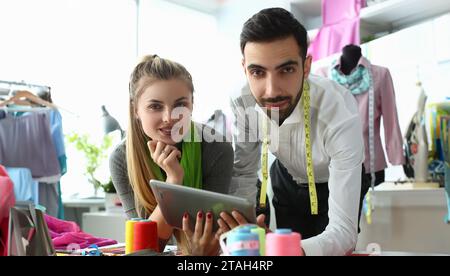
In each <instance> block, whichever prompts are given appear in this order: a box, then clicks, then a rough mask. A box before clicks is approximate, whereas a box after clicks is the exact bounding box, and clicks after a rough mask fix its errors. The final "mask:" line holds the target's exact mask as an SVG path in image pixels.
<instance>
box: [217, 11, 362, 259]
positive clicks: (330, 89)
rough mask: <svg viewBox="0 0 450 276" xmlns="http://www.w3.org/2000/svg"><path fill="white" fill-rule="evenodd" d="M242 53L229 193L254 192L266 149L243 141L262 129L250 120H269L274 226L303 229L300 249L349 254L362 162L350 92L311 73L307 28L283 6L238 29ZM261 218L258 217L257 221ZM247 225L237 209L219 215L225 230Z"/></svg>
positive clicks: (234, 102) (358, 125)
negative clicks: (242, 75)
mask: <svg viewBox="0 0 450 276" xmlns="http://www.w3.org/2000/svg"><path fill="white" fill-rule="evenodd" d="M241 51H242V54H243V60H242V65H243V67H244V71H245V74H246V77H247V80H248V86H247V87H244V88H243V89H242V91H241V95H240V96H239V97H237V98H235V99H233V100H232V107H233V110H234V113H235V116H236V121H237V126H238V132H237V135H236V136H235V137H234V138H235V165H234V177H233V181H232V186H231V193H232V194H235V195H238V196H241V197H247V198H249V199H251V200H254V199H255V198H256V193H257V189H256V187H255V184H256V183H257V182H258V177H257V172H258V170H259V168H260V160H261V155H263V157H264V159H266V158H265V157H267V155H266V156H264V154H265V150H264V144H263V147H262V150H261V144H262V143H261V141H249V140H248V139H251V138H252V137H255V136H258V137H260V133H263V134H264V130H261V124H259V123H252V122H250V121H251V118H254V117H258V116H259V117H261V116H262V117H263V118H264V117H266V118H270V120H271V121H270V123H269V125H268V126H270V129H271V131H272V134H273V133H274V132H275V133H278V136H277V137H278V139H272V138H273V136H271V138H270V140H269V139H267V140H266V142H267V143H268V145H267V148H268V149H269V150H270V151H271V152H272V153H273V155H274V156H275V157H276V160H275V161H274V162H273V164H272V166H271V168H270V179H271V183H272V187H273V192H274V196H273V200H272V204H273V206H274V208H275V214H276V222H277V228H291V229H292V230H293V231H296V232H299V233H301V235H302V239H303V241H302V248H303V250H304V253H305V255H344V254H348V253H351V251H352V250H354V248H355V246H356V241H357V233H358V229H357V228H358V211H359V205H360V204H359V203H360V192H361V173H362V172H361V170H362V162H363V160H364V154H363V147H364V145H363V139H362V130H361V123H360V119H359V115H358V109H357V104H356V102H355V99H354V97H353V96H352V95H351V93H349V92H348V91H347V90H346V89H345V88H343V87H341V86H339V85H338V84H336V83H334V82H332V81H330V80H327V79H324V78H319V77H316V76H310V68H311V57H310V56H307V55H306V52H307V32H306V30H305V28H304V27H303V26H302V25H301V24H300V23H299V22H298V21H297V20H296V19H295V18H294V17H293V16H292V14H291V13H289V12H288V11H286V10H284V9H281V8H271V9H265V10H262V11H260V12H259V13H257V14H255V15H254V16H253V17H252V18H250V19H249V20H248V21H247V22H246V23H245V24H244V27H243V30H242V33H241ZM308 95H309V97H310V99H308ZM305 99H306V101H305ZM308 100H309V101H308ZM304 110H308V113H305V112H304ZM305 115H306V116H305ZM308 115H309V116H308ZM277 121H278V123H277V124H274V122H277ZM308 125H309V126H308ZM242 137H246V140H244V139H242ZM264 137H266V136H264ZM308 138H309V139H308ZM307 155H310V157H309V158H308V157H307ZM311 155H312V157H311ZM308 162H310V163H311V165H310V166H308V165H307V164H308ZM264 170H265V168H264V166H263V167H262V171H263V173H264ZM310 170H311V171H312V172H310ZM308 176H309V177H308ZM264 182H265V181H264V180H263V187H264ZM264 190H265V189H264V188H263V191H264ZM263 195H265V194H264V192H263ZM263 198H264V196H263V197H262V200H261V201H262V202H264V199H263ZM258 200H259V199H258ZM258 204H259V202H258ZM263 220H264V217H263V216H259V217H258V224H260V225H261V224H262V222H263ZM244 223H246V221H245V219H244V218H243V217H242V216H241V215H240V214H238V213H236V212H233V213H232V214H226V213H222V214H221V219H219V225H220V226H221V228H222V230H223V231H226V230H229V229H231V228H234V227H236V226H237V225H238V224H244Z"/></svg>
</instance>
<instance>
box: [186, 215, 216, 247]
mask: <svg viewBox="0 0 450 276" xmlns="http://www.w3.org/2000/svg"><path fill="white" fill-rule="evenodd" d="M204 220H205V218H204V214H203V212H202V211H199V212H198V213H197V220H196V223H195V230H194V232H192V231H191V228H190V227H189V215H188V213H185V214H184V216H183V231H184V233H185V234H186V236H187V238H188V241H189V245H190V248H191V252H190V254H191V255H193V256H214V255H218V253H219V239H218V238H217V237H218V236H219V231H220V230H219V231H218V232H217V233H215V234H214V233H213V232H212V229H213V215H212V213H211V212H207V213H206V221H205V223H204V225H203V221H204Z"/></svg>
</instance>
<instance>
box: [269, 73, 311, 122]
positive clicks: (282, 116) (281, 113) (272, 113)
mask: <svg viewBox="0 0 450 276" xmlns="http://www.w3.org/2000/svg"><path fill="white" fill-rule="evenodd" d="M301 91H303V82H302V87H301V88H300V91H299V92H298V93H297V96H296V97H295V100H294V101H292V97H281V96H280V97H276V98H271V99H266V100H263V101H262V106H263V107H265V106H266V104H267V103H277V102H281V101H285V100H288V99H289V106H288V107H287V108H285V109H284V110H280V109H279V108H273V109H271V108H267V116H268V117H269V118H270V119H271V120H273V121H277V120H278V124H279V125H281V124H283V122H284V120H286V119H287V118H288V117H289V116H290V115H291V114H292V112H293V111H294V109H295V107H296V106H297V104H298V102H299V101H300V98H301V97H302V93H301Z"/></svg>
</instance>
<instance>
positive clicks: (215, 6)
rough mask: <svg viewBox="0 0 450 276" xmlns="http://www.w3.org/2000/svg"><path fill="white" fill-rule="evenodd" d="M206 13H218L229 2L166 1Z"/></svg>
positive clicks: (198, 0) (215, 0)
mask: <svg viewBox="0 0 450 276" xmlns="http://www.w3.org/2000/svg"><path fill="white" fill-rule="evenodd" d="M165 1H167V2H172V3H174V4H177V5H181V6H185V7H188V8H191V9H194V10H198V11H201V12H205V13H216V12H217V11H218V10H219V9H220V8H221V7H222V6H223V5H224V4H225V2H227V0H165Z"/></svg>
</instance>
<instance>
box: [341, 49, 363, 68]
mask: <svg viewBox="0 0 450 276" xmlns="http://www.w3.org/2000/svg"><path fill="white" fill-rule="evenodd" d="M361 56H362V54H361V48H360V47H359V46H356V45H353V44H350V45H347V46H345V47H344V48H342V55H341V72H342V73H344V75H349V74H350V72H351V71H352V70H353V69H354V68H355V67H356V65H358V62H359V60H360V59H361Z"/></svg>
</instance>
